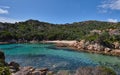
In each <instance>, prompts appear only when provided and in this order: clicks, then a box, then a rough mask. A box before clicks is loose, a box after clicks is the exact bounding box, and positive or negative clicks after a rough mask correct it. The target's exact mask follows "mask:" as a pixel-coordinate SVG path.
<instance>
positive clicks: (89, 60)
mask: <svg viewBox="0 0 120 75" xmlns="http://www.w3.org/2000/svg"><path fill="white" fill-rule="evenodd" d="M0 49H1V50H2V51H3V52H5V56H6V62H10V61H15V62H17V63H19V64H20V65H21V66H33V67H36V68H42V67H47V68H49V69H50V70H56V71H57V70H76V69H78V68H79V67H85V66H99V65H101V66H107V67H110V68H112V69H114V70H115V71H116V72H117V74H118V75H119V74H120V57H116V56H107V55H100V54H92V53H84V52H78V51H74V50H71V49H68V48H57V47H55V46H54V44H5V45H0Z"/></svg>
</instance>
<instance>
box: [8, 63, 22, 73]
mask: <svg viewBox="0 0 120 75" xmlns="http://www.w3.org/2000/svg"><path fill="white" fill-rule="evenodd" d="M8 66H9V67H10V69H11V72H17V71H19V67H20V65H19V64H18V63H16V62H10V63H9V64H8Z"/></svg>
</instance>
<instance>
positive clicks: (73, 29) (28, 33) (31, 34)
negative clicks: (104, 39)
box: [0, 20, 120, 41]
mask: <svg viewBox="0 0 120 75" xmlns="http://www.w3.org/2000/svg"><path fill="white" fill-rule="evenodd" d="M110 29H111V30H117V31H120V23H110V22H101V21H84V22H75V23H72V24H51V23H46V22H40V21H37V20H27V21H25V22H18V23H14V24H11V23H0V41H10V40H12V39H14V40H19V39H24V40H27V41H30V40H39V41H40V40H79V39H82V38H87V37H88V35H90V34H91V32H93V31H94V32H95V33H98V31H100V32H101V33H102V32H103V31H104V32H108V33H109V31H110ZM118 33H119V32H118ZM113 35H114V34H113ZM118 35H119V34H117V36H118ZM92 39H93V38H92Z"/></svg>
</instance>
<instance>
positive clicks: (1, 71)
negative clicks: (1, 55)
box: [0, 67, 11, 75]
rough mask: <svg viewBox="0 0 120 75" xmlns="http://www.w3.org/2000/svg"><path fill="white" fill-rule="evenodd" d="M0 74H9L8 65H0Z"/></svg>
mask: <svg viewBox="0 0 120 75" xmlns="http://www.w3.org/2000/svg"><path fill="white" fill-rule="evenodd" d="M0 75H11V73H10V71H9V68H8V67H0Z"/></svg>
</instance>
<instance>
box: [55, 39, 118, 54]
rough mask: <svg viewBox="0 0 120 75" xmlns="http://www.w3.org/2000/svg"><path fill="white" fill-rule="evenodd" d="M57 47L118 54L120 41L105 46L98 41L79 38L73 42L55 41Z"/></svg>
mask: <svg viewBox="0 0 120 75" xmlns="http://www.w3.org/2000/svg"><path fill="white" fill-rule="evenodd" d="M56 46H57V47H68V48H70V49H73V50H77V51H83V52H89V53H98V54H104V55H112V56H120V43H118V42H114V44H113V48H109V47H105V46H103V45H101V44H100V43H97V42H93V41H91V42H90V41H85V40H80V41H76V42H74V43H72V44H71V43H70V44H68V43H67V44H66V43H56Z"/></svg>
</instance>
